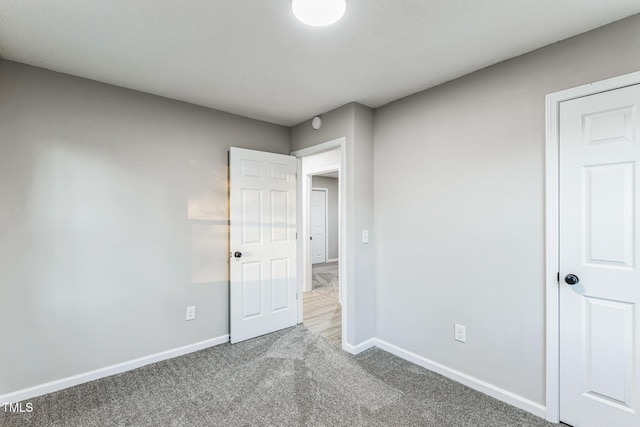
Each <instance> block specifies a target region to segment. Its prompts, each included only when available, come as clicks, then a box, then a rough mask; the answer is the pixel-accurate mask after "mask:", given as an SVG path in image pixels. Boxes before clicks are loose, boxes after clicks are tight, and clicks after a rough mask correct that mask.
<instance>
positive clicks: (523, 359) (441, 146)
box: [374, 16, 640, 404]
mask: <svg viewBox="0 0 640 427" xmlns="http://www.w3.org/2000/svg"><path fill="white" fill-rule="evenodd" d="M639 28H640V16H635V17H632V18H629V19H627V20H624V21H621V22H618V23H615V24H613V25H609V26H607V27H604V28H602V29H599V30H595V31H592V32H590V33H587V34H584V35H581V36H578V37H575V38H573V39H569V40H567V41H563V42H560V43H557V44H554V45H552V46H549V47H547V48H544V49H541V50H538V51H535V52H533V53H531V54H528V55H525V56H522V57H519V58H516V59H513V60H510V61H507V62H504V63H501V64H498V65H496V66H493V67H491V68H488V69H485V70H483V71H480V72H477V73H475V74H472V75H469V76H467V77H464V78H461V79H458V80H455V81H453V82H450V83H448V84H445V85H442V86H440V87H437V88H434V89H431V90H428V91H425V92H422V93H419V94H416V95H413V96H410V97H408V98H405V99H402V100H400V101H396V102H394V103H392V104H390V105H387V106H385V107H384V108H381V109H379V110H377V111H376V114H375V127H374V132H375V139H374V141H375V142H374V153H375V163H374V167H375V182H374V188H375V209H374V213H375V221H376V228H375V231H376V236H377V240H376V268H375V271H376V281H377V299H376V301H377V336H378V338H381V339H383V340H385V341H388V342H390V343H392V344H395V345H397V346H399V347H402V348H404V349H407V350H410V351H412V352H414V353H416V354H418V355H420V356H423V357H426V358H428V359H431V360H433V361H435V362H438V363H441V364H443V365H446V366H448V367H451V368H453V369H457V370H459V371H461V372H463V373H466V374H468V375H472V376H474V377H476V378H479V379H481V380H483V381H486V382H489V383H491V384H494V385H496V386H498V387H502V388H504V389H506V390H508V391H511V392H513V393H516V394H518V395H520V396H523V397H525V398H528V399H530V400H532V401H535V402H538V403H541V404H544V403H545V394H544V388H545V381H544V375H545V366H544V357H545V346H544V327H545V324H544V319H545V317H544V316H545V309H544V297H545V295H544V277H543V274H544V209H545V207H544V144H545V95H546V94H548V93H551V92H555V91H559V90H562V89H567V88H570V87H575V86H579V85H582V84H585V83H589V82H593V81H598V80H602V79H606V78H609V77H613V76H617V75H622V74H626V73H630V72H633V71H638V70H640V31H638V29H639ZM454 323H460V324H463V325H466V327H467V342H466V344H461V343H458V342H456V341H454V340H453V324H454Z"/></svg>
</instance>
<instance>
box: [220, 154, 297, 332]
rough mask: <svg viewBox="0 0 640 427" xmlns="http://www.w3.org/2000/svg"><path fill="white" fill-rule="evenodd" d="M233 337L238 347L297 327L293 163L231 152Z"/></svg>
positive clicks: (280, 157) (291, 159)
mask: <svg viewBox="0 0 640 427" xmlns="http://www.w3.org/2000/svg"><path fill="white" fill-rule="evenodd" d="M229 169H230V170H229V178H230V183H229V186H230V194H229V215H230V260H229V263H230V269H229V270H230V291H229V294H230V332H231V342H232V343H236V342H239V341H243V340H246V339H249V338H253V337H256V336H259V335H263V334H267V333H269V332H274V331H277V330H280V329H283V328H286V327H289V326H293V325H295V324H296V322H297V319H298V311H297V309H298V305H297V301H296V296H297V277H296V267H297V266H296V253H297V249H296V220H297V218H296V170H297V161H296V159H295V158H294V157H291V156H285V155H281V154H273V153H265V152H261V151H253V150H245V149H240V148H231V149H230V152H229Z"/></svg>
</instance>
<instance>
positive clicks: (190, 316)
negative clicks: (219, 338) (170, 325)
mask: <svg viewBox="0 0 640 427" xmlns="http://www.w3.org/2000/svg"><path fill="white" fill-rule="evenodd" d="M195 318H196V306H195V305H190V306H189V307H187V320H194V319H195Z"/></svg>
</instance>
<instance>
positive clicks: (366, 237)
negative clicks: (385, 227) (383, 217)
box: [362, 230, 369, 243]
mask: <svg viewBox="0 0 640 427" xmlns="http://www.w3.org/2000/svg"><path fill="white" fill-rule="evenodd" d="M362 243H369V230H362Z"/></svg>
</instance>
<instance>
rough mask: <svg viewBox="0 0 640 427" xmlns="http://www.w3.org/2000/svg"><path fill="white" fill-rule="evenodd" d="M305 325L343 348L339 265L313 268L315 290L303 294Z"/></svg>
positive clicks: (320, 265)
mask: <svg viewBox="0 0 640 427" xmlns="http://www.w3.org/2000/svg"><path fill="white" fill-rule="evenodd" d="M303 304H304V315H303V323H304V326H306V327H307V329H309V330H310V331H312V332H314V333H317V334H319V335H322V336H323V337H325V338H327V339H328V340H329V341H331V342H334V343H336V344H338V345H339V346H342V306H341V305H340V303H339V302H338V263H337V262H334V263H327V264H315V265H314V266H313V290H312V291H311V292H305V293H304V294H303Z"/></svg>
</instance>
